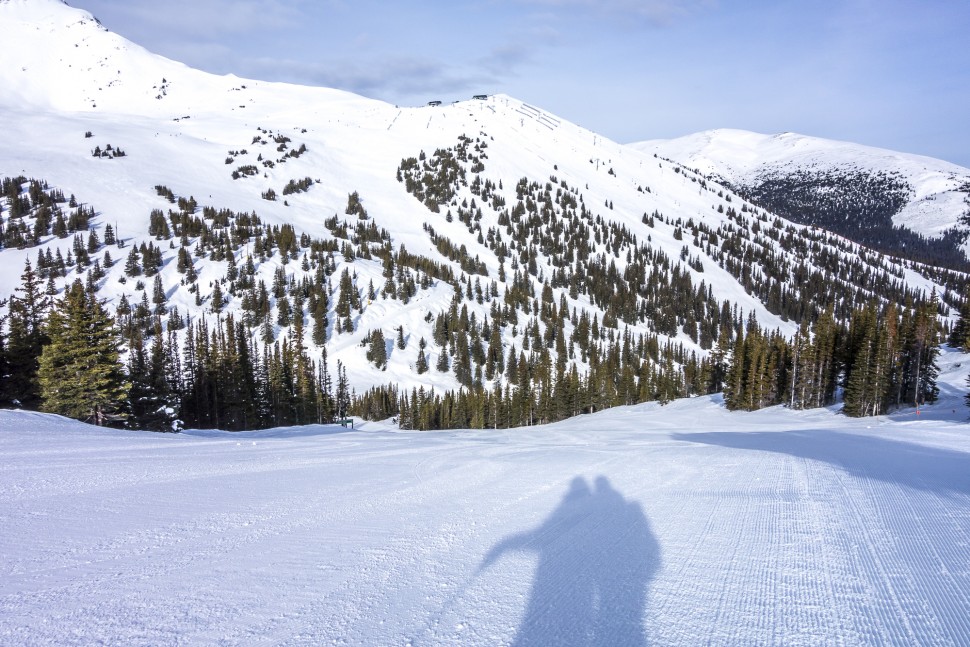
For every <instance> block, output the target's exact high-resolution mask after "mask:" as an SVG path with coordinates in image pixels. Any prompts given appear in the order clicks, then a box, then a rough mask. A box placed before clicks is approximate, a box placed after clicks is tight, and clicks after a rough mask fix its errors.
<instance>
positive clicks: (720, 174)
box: [632, 129, 970, 269]
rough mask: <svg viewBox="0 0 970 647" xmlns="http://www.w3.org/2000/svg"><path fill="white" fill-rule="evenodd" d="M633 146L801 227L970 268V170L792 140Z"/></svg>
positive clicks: (719, 138) (744, 136)
mask: <svg viewBox="0 0 970 647" xmlns="http://www.w3.org/2000/svg"><path fill="white" fill-rule="evenodd" d="M632 146H633V148H635V149H637V150H640V151H642V152H645V153H648V154H657V155H658V156H659V157H663V158H667V159H670V160H674V161H676V162H678V163H680V164H683V165H684V166H687V167H689V168H693V169H697V170H698V171H700V172H701V173H703V174H704V175H707V176H710V177H713V178H717V179H719V180H721V181H723V182H724V183H725V184H727V185H729V186H731V187H732V188H733V189H735V190H736V191H738V192H739V193H741V194H742V195H744V196H745V197H748V198H750V199H751V200H752V201H754V202H756V203H757V204H760V205H762V206H764V207H765V208H767V209H769V210H771V211H773V212H775V213H777V214H779V215H781V216H784V217H786V218H789V219H790V220H793V221H795V222H799V223H803V224H808V225H817V226H820V227H825V228H826V229H829V230H831V231H834V232H837V233H840V234H842V235H844V236H847V237H848V238H851V239H852V240H856V241H858V242H861V243H863V244H865V245H867V246H869V247H872V248H875V249H879V250H881V251H885V252H889V253H896V254H902V255H905V256H907V257H909V258H914V259H917V260H921V261H925V262H930V263H936V264H946V265H948V266H950V267H959V268H961V269H966V268H967V267H968V263H967V258H966V251H967V250H968V249H970V243H968V242H967V236H968V233H970V218H968V214H970V197H968V196H970V169H967V168H964V167H961V166H957V165H955V164H950V163H948V162H944V161H941V160H936V159H932V158H929V157H922V156H918V155H909V154H905V153H898V152H894V151H889V150H884V149H879V148H872V147H869V146H862V145H859V144H852V143H847V142H838V141H832V140H827V139H820V138H817V137H806V136H804V135H797V134H795V133H783V134H780V135H761V134H758V133H752V132H747V131H742V130H729V129H719V130H710V131H705V132H700V133H696V134H693V135H688V136H686V137H681V138H678V139H673V140H655V141H646V142H640V143H637V144H633V145H632Z"/></svg>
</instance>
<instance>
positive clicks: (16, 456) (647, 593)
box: [0, 399, 970, 646]
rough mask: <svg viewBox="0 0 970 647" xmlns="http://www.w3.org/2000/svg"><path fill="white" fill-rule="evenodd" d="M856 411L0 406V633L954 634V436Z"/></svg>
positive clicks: (540, 637)
mask: <svg viewBox="0 0 970 647" xmlns="http://www.w3.org/2000/svg"><path fill="white" fill-rule="evenodd" d="M928 414H932V411H930V412H928ZM879 420H880V422H879V423H878V424H870V425H864V424H861V423H859V422H858V421H851V420H848V419H845V418H842V417H841V416H838V415H836V414H834V413H832V412H830V411H825V410H820V411H815V412H801V413H795V412H789V411H786V410H784V409H773V410H770V411H767V412H759V413H757V414H741V415H729V414H727V413H726V412H724V410H723V409H722V408H721V407H720V406H719V405H718V403H717V402H716V401H710V400H707V399H698V400H693V401H687V402H677V403H673V404H672V405H669V406H667V407H659V406H657V405H641V406H637V407H629V408H621V409H617V410H614V411H608V412H602V413H600V414H596V415H593V416H585V417H581V418H577V419H572V420H568V421H565V422H563V423H559V424H557V425H551V426H548V427H541V428H533V429H513V430H498V431H491V430H484V431H441V432H425V433H420V432H398V431H396V430H393V429H388V428H386V427H383V426H380V425H375V424H372V423H368V424H365V425H364V428H363V430H357V431H345V430H342V429H337V430H335V429H333V428H326V427H310V428H307V429H304V430H300V429H288V430H273V431H268V432H254V433H241V434H223V433H221V432H192V433H190V434H181V435H172V436H164V435H153V434H147V433H133V432H117V431H105V430H97V429H93V428H90V427H85V426H83V425H80V424H79V423H74V422H70V421H65V420H63V419H60V418H56V417H51V416H42V415H38V414H22V413H17V412H0V431H2V433H0V452H2V455H3V456H4V460H3V463H2V465H0V492H2V493H3V496H2V497H0V524H2V527H3V528H4V532H3V533H2V535H0V644H4V645H8V644H9V645H39V644H68V645H70V644H126V645H165V644H219V645H321V644H337V645H340V644H345V645H444V644H462V645H473V646H474V645H503V644H504V645H508V644H516V645H528V644H549V645H552V644H555V645H592V644H598V645H602V644H615V645H723V646H728V645H742V644H743V645H966V644H970V620H968V617H970V476H968V475H970V469H968V468H970V453H968V451H970V439H968V438H967V437H966V436H965V434H964V433H963V430H964V429H965V427H964V426H963V425H962V424H960V423H958V422H955V421H940V420H934V419H932V418H931V417H929V416H928V418H927V419H925V420H921V421H908V422H893V421H891V420H890V419H887V418H883V419H879ZM701 421H704V422H703V424H704V428H703V429H702V428H701V427H700V425H701ZM869 422H870V423H871V422H872V421H869ZM601 477H603V478H601Z"/></svg>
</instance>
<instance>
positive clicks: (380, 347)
mask: <svg viewBox="0 0 970 647" xmlns="http://www.w3.org/2000/svg"><path fill="white" fill-rule="evenodd" d="M366 356H367V359H368V361H370V362H373V364H374V366H376V367H377V368H379V369H381V370H384V369H385V368H387V341H386V340H385V339H384V332H383V331H382V330H380V329H377V330H375V331H374V332H372V333H371V334H370V338H369V340H368V347H367V353H366Z"/></svg>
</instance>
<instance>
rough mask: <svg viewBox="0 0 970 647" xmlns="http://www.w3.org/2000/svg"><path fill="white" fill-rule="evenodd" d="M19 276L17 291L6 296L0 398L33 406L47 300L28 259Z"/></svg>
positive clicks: (36, 399) (36, 402)
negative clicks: (4, 349) (6, 306)
mask: <svg viewBox="0 0 970 647" xmlns="http://www.w3.org/2000/svg"><path fill="white" fill-rule="evenodd" d="M20 279H21V285H20V287H19V288H17V292H18V294H17V295H15V296H12V297H11V298H10V309H9V316H8V318H7V326H8V334H7V341H6V358H7V361H6V362H5V363H6V365H7V366H6V370H5V371H4V373H3V374H2V376H0V384H2V390H0V398H2V401H3V402H4V403H5V404H7V405H8V406H18V407H24V408H27V409H36V408H37V407H38V405H39V404H40V389H39V385H38V384H37V370H38V368H39V366H40V364H39V360H40V355H41V352H42V350H43V347H44V344H46V343H48V337H47V333H46V331H45V330H44V326H43V323H44V317H45V314H46V311H47V309H48V306H49V300H48V298H47V296H46V295H45V294H43V293H42V292H41V289H40V278H39V277H38V276H37V274H36V273H35V272H34V270H33V267H32V266H31V264H30V261H29V260H28V261H26V262H25V264H24V272H23V274H21V275H20Z"/></svg>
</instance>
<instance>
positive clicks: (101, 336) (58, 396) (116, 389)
mask: <svg viewBox="0 0 970 647" xmlns="http://www.w3.org/2000/svg"><path fill="white" fill-rule="evenodd" d="M45 328H46V332H47V336H48V338H49V339H50V343H49V344H47V345H46V346H44V350H43V352H42V353H41V356H40V367H39V370H38V380H39V383H40V392H41V397H42V399H43V405H42V408H43V409H44V410H45V411H48V412H51V413H57V414H61V415H64V416H67V417H70V418H75V419H78V420H83V421H85V422H90V423H93V424H96V425H107V424H110V423H118V422H120V421H121V420H123V419H124V417H125V413H124V409H125V405H126V398H127V395H128V388H129V385H128V383H127V381H126V379H125V375H124V373H123V371H122V366H121V363H120V362H119V359H118V358H119V352H118V349H119V346H120V341H119V336H118V333H117V331H116V329H115V327H114V322H113V321H112V319H111V317H110V316H109V315H108V313H107V311H106V310H105V308H104V306H103V304H102V303H101V302H99V301H98V300H97V298H96V297H95V296H94V295H91V294H89V293H88V292H87V291H85V289H84V286H83V284H82V283H81V281H80V280H79V279H78V280H75V281H74V283H73V284H71V286H70V288H68V290H67V292H66V294H65V295H64V297H63V298H62V299H60V300H59V301H58V302H57V304H56V307H55V308H54V309H53V310H52V311H51V313H50V315H49V316H48V318H47V324H46V326H45Z"/></svg>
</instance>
